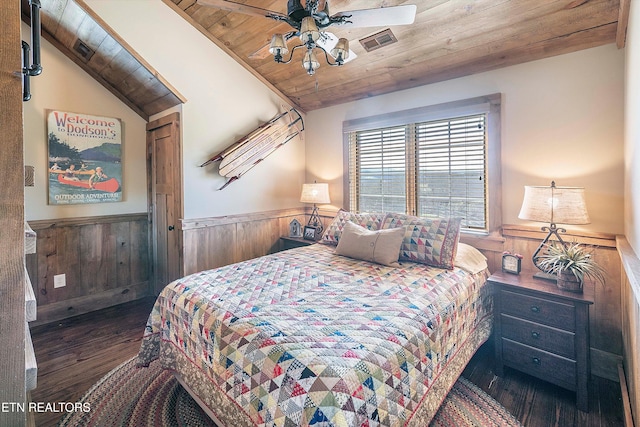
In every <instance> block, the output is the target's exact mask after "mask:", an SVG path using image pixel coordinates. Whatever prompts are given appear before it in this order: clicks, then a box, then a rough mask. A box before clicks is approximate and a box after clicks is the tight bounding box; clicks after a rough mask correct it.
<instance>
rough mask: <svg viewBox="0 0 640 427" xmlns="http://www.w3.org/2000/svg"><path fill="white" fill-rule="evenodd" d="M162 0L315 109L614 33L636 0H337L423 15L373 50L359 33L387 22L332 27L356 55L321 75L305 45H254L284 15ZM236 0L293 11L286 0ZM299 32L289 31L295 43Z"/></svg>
mask: <svg viewBox="0 0 640 427" xmlns="http://www.w3.org/2000/svg"><path fill="white" fill-rule="evenodd" d="M163 1H164V2H165V3H167V4H169V5H170V6H172V7H173V8H174V9H175V10H176V12H178V13H180V14H181V15H182V16H183V17H184V18H185V19H186V20H188V21H189V22H190V23H192V24H193V25H194V26H195V27H196V28H198V29H199V30H200V31H201V32H203V33H204V34H205V35H206V36H207V37H209V38H210V39H211V40H212V41H214V42H215V43H216V44H218V45H219V46H220V47H222V48H223V49H227V50H228V51H229V52H230V53H231V54H232V56H234V57H235V58H236V60H238V61H240V62H241V63H243V65H245V67H247V68H248V69H249V70H251V71H252V72H254V74H256V75H257V76H258V77H259V78H260V79H262V80H263V81H265V82H267V83H268V84H270V85H272V86H273V87H274V88H275V89H277V90H278V91H279V92H281V93H282V94H283V95H284V96H285V97H287V98H289V99H290V100H291V102H293V103H294V104H296V105H298V106H299V107H300V108H301V109H302V110H305V111H310V110H314V109H318V108H323V107H327V106H331V105H335V104H340V103H344V102H347V101H353V100H357V99H361V98H366V97H370V96H374V95H379V94H383V93H387V92H393V91H396V90H400V89H408V88H412V87H416V86H419V85H424V84H429V83H434V82H439V81H443V80H448V79H453V78H457V77H462V76H466V75H470V74H474V73H480V72H483V71H489V70H493V69H497V68H501V67H505V66H509V65H514V64H519V63H523V62H527V61H532V60H536V59H541V58H546V57H550V56H554V55H560V54H564V53H569V52H573V51H577V50H580V49H587V48H591V47H595V46H599V45H603V44H607V43H615V42H616V33H617V31H618V30H620V31H621V32H623V31H626V22H624V23H622V22H621V24H622V25H621V28H620V29H619V28H618V15H619V14H620V13H621V11H622V7H621V6H622V5H621V2H622V3H623V4H625V3H627V2H628V1H629V0H622V1H620V0H474V1H459V0H428V1H427V0H424V1H423V0H420V1H416V0H407V1H402V0H384V1H381V0H377V1H371V0H330V6H331V9H330V11H331V14H335V13H338V12H343V11H348V10H358V9H370V8H377V7H388V6H396V5H401V4H415V5H417V15H416V20H415V22H414V23H413V24H411V25H406V26H395V27H392V28H391V30H392V31H393V33H394V34H395V36H396V37H397V39H398V42H397V43H395V44H391V45H388V46H385V47H382V48H380V49H377V50H374V51H371V52H366V51H365V50H364V48H363V46H361V45H360V43H358V40H360V39H362V38H363V37H366V36H370V35H372V34H374V33H377V32H379V31H381V30H384V29H385V28H384V27H381V28H360V29H344V28H340V27H339V26H336V25H334V26H331V27H329V28H327V30H328V31H330V32H332V33H334V34H335V35H336V36H338V37H346V38H347V39H349V41H350V43H351V49H352V50H353V51H354V52H355V53H356V54H357V58H356V59H355V60H353V61H351V62H349V63H347V64H345V65H343V66H342V67H329V66H327V65H326V63H325V62H324V59H320V63H321V65H320V68H319V69H318V70H317V71H316V74H315V76H309V75H307V74H306V72H305V70H304V69H303V68H302V66H301V62H302V52H296V54H295V55H297V56H298V57H296V56H294V60H293V61H292V62H291V63H290V64H286V65H285V64H277V63H275V62H274V61H273V57H272V56H271V55H267V56H266V57H259V55H252V54H254V53H255V52H257V51H258V50H260V49H261V48H263V47H264V46H265V45H267V44H268V43H269V41H270V39H271V36H272V35H273V34H274V33H277V32H280V33H282V32H286V31H289V30H291V27H289V26H288V25H287V24H285V23H282V22H277V21H274V20H271V19H268V18H264V17H260V16H249V15H246V14H242V13H238V12H228V11H224V10H220V9H217V8H214V7H210V6H204V5H202V4H199V3H198V2H197V1H196V0H163ZM234 2H236V3H242V4H246V5H249V6H255V7H260V8H264V9H270V10H273V11H277V12H280V13H283V14H285V15H286V13H287V1H286V0H269V1H263V0H234ZM619 37H620V36H619ZM622 40H624V34H622ZM295 41H298V39H297V38H295V39H292V40H290V42H289V44H290V48H291V47H292V46H293V45H294V44H293V42H295ZM296 44H299V43H296ZM622 44H624V42H622Z"/></svg>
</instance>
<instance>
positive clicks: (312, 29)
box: [300, 16, 320, 43]
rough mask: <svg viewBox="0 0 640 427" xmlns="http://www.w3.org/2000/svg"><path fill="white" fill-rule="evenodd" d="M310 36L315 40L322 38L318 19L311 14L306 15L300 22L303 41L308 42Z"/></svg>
mask: <svg viewBox="0 0 640 427" xmlns="http://www.w3.org/2000/svg"><path fill="white" fill-rule="evenodd" d="M309 37H311V40H313V41H314V42H315V41H316V40H318V39H319V38H320V32H319V31H318V26H317V25H316V20H315V19H313V17H311V16H305V17H304V18H303V19H302V23H301V24H300V40H302V43H307V42H308V41H309Z"/></svg>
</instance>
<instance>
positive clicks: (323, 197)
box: [300, 182, 331, 236]
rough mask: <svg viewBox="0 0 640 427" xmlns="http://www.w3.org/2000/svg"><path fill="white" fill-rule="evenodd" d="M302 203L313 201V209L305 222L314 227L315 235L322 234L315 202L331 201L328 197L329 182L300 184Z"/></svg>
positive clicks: (324, 202)
mask: <svg viewBox="0 0 640 427" xmlns="http://www.w3.org/2000/svg"><path fill="white" fill-rule="evenodd" d="M300 201H301V202H302V203H313V210H312V211H311V216H310V217H309V222H308V223H307V225H308V226H310V227H315V229H316V236H320V235H322V230H323V227H322V222H321V221H320V216H319V215H318V206H316V204H318V203H321V204H326V203H331V200H330V199H329V184H327V183H324V182H314V183H313V184H302V194H300Z"/></svg>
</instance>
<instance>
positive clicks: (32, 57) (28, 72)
mask: <svg viewBox="0 0 640 427" xmlns="http://www.w3.org/2000/svg"><path fill="white" fill-rule="evenodd" d="M29 6H30V7H31V45H32V46H33V49H31V47H30V46H29V43H27V42H25V41H24V40H23V41H22V75H23V77H22V100H23V101H28V100H30V99H31V83H30V81H29V78H30V77H31V76H39V75H40V74H41V73H42V64H41V63H40V7H41V6H40V0H29Z"/></svg>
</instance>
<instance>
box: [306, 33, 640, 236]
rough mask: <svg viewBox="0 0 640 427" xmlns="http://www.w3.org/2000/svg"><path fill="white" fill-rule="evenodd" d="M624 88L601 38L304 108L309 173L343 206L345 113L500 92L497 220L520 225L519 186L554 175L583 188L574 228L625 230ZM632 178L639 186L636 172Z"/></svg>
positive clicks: (618, 66)
mask: <svg viewBox="0 0 640 427" xmlns="http://www.w3.org/2000/svg"><path fill="white" fill-rule="evenodd" d="M362 59H363V60H364V59H365V58H362ZM350 66H357V64H355V63H353V64H352V65H350ZM636 74H637V73H636ZM623 91H624V51H622V50H617V49H616V47H615V45H607V46H602V47H598V48H594V49H589V50H584V51H580V52H576V53H572V54H568V55H562V56H557V57H553V58H548V59H544V60H539V61H534V62H529V63H526V64H521V65H517V66H512V67H507V68H503V69H500V70H496V71H491V72H486V73H482V74H477V75H473V76H469V77H464V78H460V79H456V80H451V81H446V82H442V83H437V84H432V85H427V86H422V87H418V88H414V89H410V90H405V91H400V92H395V93H391V94H388V95H381V96H377V97H373V98H368V99H364V100H360V101H356V102H351V103H347V104H342V105H338V106H335V107H330V108H325V109H321V110H315V111H311V112H309V113H308V115H307V124H308V126H307V135H306V138H307V147H306V149H307V180H308V181H310V180H312V179H317V180H318V181H327V182H329V183H330V190H331V199H332V202H333V205H335V206H338V207H341V206H342V199H343V184H342V173H343V172H342V170H343V163H342V162H343V153H342V151H343V148H342V144H343V142H342V122H343V121H345V120H352V119H356V118H360V117H366V116H370V115H376V114H383V113H385V112H394V111H400V110H405V109H409V108H414V107H420V106H428V105H434V104H439V103H443V102H448V101H453V100H458V99H465V98H471V97H474V96H480V95H488V94H492V93H498V92H500V93H502V96H503V107H502V199H503V205H502V216H503V223H505V224H519V223H525V224H526V222H523V221H521V220H519V219H518V213H519V211H520V206H521V204H522V196H523V194H524V186H525V185H549V184H550V182H551V180H555V181H556V184H557V185H559V186H582V187H585V190H586V198H587V207H588V209H589V213H590V216H591V221H592V223H591V224H590V225H586V226H581V227H578V226H575V228H576V229H578V228H582V229H585V230H590V231H597V232H607V233H616V234H619V233H622V232H623V229H624V221H623V208H624V201H623V200H624V190H623V184H624V159H623V154H624V153H623V151H624V150H623V129H624V126H623V119H624V110H623V109H624V104H623V97H624V95H623ZM635 117H637V115H636V116H635ZM636 122H637V120H636ZM637 165H640V161H638V162H636V167H637ZM637 179H638V181H639V184H640V175H639V176H638V177H637ZM636 203H640V198H638V200H637V201H636ZM638 211H639V212H640V210H638ZM529 225H535V226H540V224H539V223H530V224H529ZM571 228H573V226H572V227H571Z"/></svg>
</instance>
